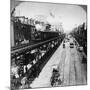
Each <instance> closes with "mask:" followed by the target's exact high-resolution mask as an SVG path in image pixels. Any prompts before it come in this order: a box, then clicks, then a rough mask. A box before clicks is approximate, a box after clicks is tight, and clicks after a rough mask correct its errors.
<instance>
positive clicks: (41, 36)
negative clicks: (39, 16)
mask: <svg viewBox="0 0 90 90" xmlns="http://www.w3.org/2000/svg"><path fill="white" fill-rule="evenodd" d="M37 34H38V35H37V38H35V39H36V40H41V41H43V40H49V39H52V38H55V37H58V36H59V33H58V32H54V31H38V32H37Z"/></svg>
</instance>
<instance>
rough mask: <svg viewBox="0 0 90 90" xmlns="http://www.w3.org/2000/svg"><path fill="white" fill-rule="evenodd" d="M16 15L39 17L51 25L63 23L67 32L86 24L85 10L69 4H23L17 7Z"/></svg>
mask: <svg viewBox="0 0 90 90" xmlns="http://www.w3.org/2000/svg"><path fill="white" fill-rule="evenodd" d="M15 15H16V16H25V17H28V18H37V17H38V18H39V19H43V20H45V21H48V22H49V23H50V24H59V23H60V24H61V23H62V25H63V28H64V31H65V32H68V31H70V30H72V29H73V28H74V27H75V26H78V25H80V24H82V23H83V22H86V12H85V11H84V9H83V8H82V7H80V6H78V5H69V4H52V3H40V2H38V3H37V2H22V3H21V4H19V5H18V6H17V7H16V11H15Z"/></svg>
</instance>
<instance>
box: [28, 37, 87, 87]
mask: <svg viewBox="0 0 90 90" xmlns="http://www.w3.org/2000/svg"><path fill="white" fill-rule="evenodd" d="M83 59H84V61H85V60H86V55H85V53H84V51H79V44H78V42H77V41H76V40H75V38H73V37H70V38H68V39H67V38H66V39H64V40H63V42H62V44H61V45H60V46H59V47H58V49H57V50H56V52H55V53H54V54H53V56H52V57H51V58H50V60H49V61H48V62H47V64H46V65H45V66H44V68H43V69H42V71H41V72H40V74H39V76H38V77H37V78H35V80H34V81H33V82H32V83H31V84H30V87H31V88H37V87H51V86H52V85H51V77H52V75H53V69H57V70H58V72H59V79H60V83H56V84H55V85H54V86H69V85H85V84H87V68H86V66H87V64H86V63H83Z"/></svg>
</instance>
